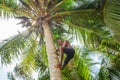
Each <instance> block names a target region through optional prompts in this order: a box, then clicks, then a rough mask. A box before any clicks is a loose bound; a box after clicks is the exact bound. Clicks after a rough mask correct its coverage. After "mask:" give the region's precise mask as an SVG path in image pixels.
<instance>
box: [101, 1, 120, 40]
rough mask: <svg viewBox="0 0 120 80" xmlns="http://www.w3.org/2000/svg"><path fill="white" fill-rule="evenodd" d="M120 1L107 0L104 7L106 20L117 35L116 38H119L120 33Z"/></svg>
mask: <svg viewBox="0 0 120 80" xmlns="http://www.w3.org/2000/svg"><path fill="white" fill-rule="evenodd" d="M119 3H120V1H119V0H114V1H112V0H107V2H106V5H105V7H104V15H103V16H104V21H105V23H106V25H107V27H109V28H110V29H111V30H112V32H113V33H114V34H115V35H116V38H117V39H118V41H119V40H120V39H119V33H120V9H119V8H120V5H119Z"/></svg>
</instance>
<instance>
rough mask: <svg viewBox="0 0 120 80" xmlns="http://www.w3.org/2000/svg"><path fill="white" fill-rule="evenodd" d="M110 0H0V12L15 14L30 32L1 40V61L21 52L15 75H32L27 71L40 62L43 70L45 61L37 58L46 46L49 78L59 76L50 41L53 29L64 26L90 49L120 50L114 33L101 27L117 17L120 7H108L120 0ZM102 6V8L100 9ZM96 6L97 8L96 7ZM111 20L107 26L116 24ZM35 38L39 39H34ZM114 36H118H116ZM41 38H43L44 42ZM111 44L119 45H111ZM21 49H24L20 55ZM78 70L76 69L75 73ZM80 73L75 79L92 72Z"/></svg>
mask: <svg viewBox="0 0 120 80" xmlns="http://www.w3.org/2000/svg"><path fill="white" fill-rule="evenodd" d="M110 1H111V0H107V2H106V1H105V2H106V4H105V2H104V0H98V1H97V0H92V1H91V0H89V1H87V0H82V1H79V0H19V1H17V0H11V1H5V0H0V11H1V12H0V13H1V16H3V17H4V18H10V17H16V18H18V19H21V20H22V21H21V22H20V23H21V24H22V26H23V27H27V28H28V30H29V33H20V34H19V35H17V36H16V37H14V38H11V39H10V40H8V41H7V43H3V44H2V47H1V49H0V54H1V60H2V63H10V62H11V59H13V58H14V57H19V56H22V57H23V56H24V57H23V60H22V62H21V63H20V65H18V67H16V68H15V70H16V72H17V73H18V75H24V76H23V77H28V75H31V73H30V72H32V70H35V68H38V67H39V66H41V69H43V71H45V70H46V66H47V61H45V60H43V61H42V60H40V59H39V58H41V57H43V56H44V58H46V55H45V53H46V52H44V50H45V49H46V50H47V56H48V63H49V72H50V79H51V80H61V79H62V78H61V71H60V69H59V68H55V65H57V64H58V57H57V54H56V50H55V46H54V41H53V37H54V36H55V35H53V34H52V32H53V33H54V30H61V31H62V30H64V29H65V28H66V27H67V26H69V28H70V29H72V30H69V31H70V32H71V33H75V35H76V36H77V38H78V40H81V41H82V42H83V43H84V46H86V47H87V46H89V49H91V50H93V49H94V50H98V51H101V50H102V51H106V52H109V51H110V50H112V51H114V52H119V42H118V41H116V40H115V38H114V36H110V37H109V33H108V31H105V29H104V26H105V25H106V26H107V27H109V24H110V23H111V22H112V21H113V20H117V21H119V18H118V16H119V14H118V13H119V11H118V10H116V9H112V10H113V11H111V10H109V8H111V7H109V6H110V5H111V4H112V5H113V7H114V6H118V7H120V6H119V4H115V3H117V0H115V1H113V3H110ZM13 4H14V5H13ZM104 4H105V6H104ZM96 5H97V6H96ZM113 7H112V8H113ZM103 8H104V11H102V10H103ZM97 9H98V11H96V10H97ZM101 9H102V10H101ZM101 11H102V12H103V13H104V15H103V16H101V14H102V13H100V12H101ZM108 13H111V14H112V15H114V16H113V17H112V18H111V17H110V16H111V15H108ZM90 16H91V17H90ZM103 19H104V21H105V23H104V21H103ZM110 19H111V21H110ZM117 23H119V22H117ZM111 24H112V26H111V25H110V27H112V28H113V26H115V25H116V24H115V23H114V24H113V23H111ZM66 25H67V26H66ZM54 26H55V27H54ZM61 26H62V27H61ZM52 29H54V30H52ZM116 29H118V28H114V29H113V31H114V34H115V35H117V34H116V31H115V30H116ZM51 31H52V32H51ZM95 31H96V32H95ZM117 32H118V31H117ZM25 34H26V35H25ZM102 35H104V36H102ZM23 36H24V37H25V38H24V37H23ZM117 36H119V35H117ZM108 37H109V38H108ZM38 38H39V43H38V41H37V39H38ZM44 38H45V40H44ZM54 38H55V37H54ZM73 38H74V37H73ZM81 38H82V39H83V40H82V39H81ZM55 39H56V38H55ZM55 39H54V40H55ZM117 39H118V40H119V38H117ZM43 41H45V43H44V42H43ZM111 42H112V43H111ZM17 43H19V44H17ZM12 44H15V45H12ZM39 44H41V45H39ZM11 45H12V46H11ZM109 45H110V46H109ZM111 45H115V46H116V45H118V46H117V47H111ZM45 46H46V48H45ZM103 48H104V49H103ZM108 49H109V50H108ZM16 52H17V53H16ZM21 53H23V55H22V54H21ZM39 53H41V54H39ZM18 55H19V56H18ZM36 57H37V58H36ZM80 61H82V63H84V60H83V59H80ZM80 61H79V62H80ZM39 62H40V63H39ZM44 62H46V63H44ZM82 63H80V64H81V65H80V67H81V68H83V69H86V71H85V72H86V74H87V75H88V74H89V75H90V71H88V67H87V66H86V65H82ZM76 64H77V63H76ZM83 66H84V67H83ZM19 69H20V71H19ZM77 69H79V66H78V67H77V68H76V67H75V70H76V71H77ZM26 71H29V72H26ZM66 71H67V70H66ZM70 71H71V70H70ZM80 72H81V71H80ZM80 72H78V71H77V73H80ZM63 73H64V72H63ZM82 73H83V75H78V76H80V78H78V79H84V80H89V79H90V77H91V78H92V76H87V77H86V76H85V75H86V74H85V73H84V72H82ZM64 75H65V74H64ZM66 76H67V75H66ZM85 77H86V78H85ZM64 78H65V77H64ZM73 78H74V77H73ZM65 79H66V78H65ZM71 79H72V78H71Z"/></svg>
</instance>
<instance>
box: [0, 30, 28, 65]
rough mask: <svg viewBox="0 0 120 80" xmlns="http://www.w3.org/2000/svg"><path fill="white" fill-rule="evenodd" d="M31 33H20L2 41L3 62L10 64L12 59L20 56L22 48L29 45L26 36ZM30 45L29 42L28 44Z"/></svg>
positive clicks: (0, 54) (1, 53)
mask: <svg viewBox="0 0 120 80" xmlns="http://www.w3.org/2000/svg"><path fill="white" fill-rule="evenodd" d="M25 34H26V35H25ZM28 34H29V33H26V32H25V33H20V34H18V35H16V36H14V37H11V38H9V39H7V40H4V41H2V42H1V43H0V44H1V46H0V56H1V63H2V64H3V63H4V64H7V63H8V64H9V63H11V60H12V59H15V58H16V57H18V56H19V55H20V54H21V52H22V50H23V49H24V48H25V47H26V45H27V42H26V40H27V38H25V37H26V36H27V35H28ZM28 45H29V44H28Z"/></svg>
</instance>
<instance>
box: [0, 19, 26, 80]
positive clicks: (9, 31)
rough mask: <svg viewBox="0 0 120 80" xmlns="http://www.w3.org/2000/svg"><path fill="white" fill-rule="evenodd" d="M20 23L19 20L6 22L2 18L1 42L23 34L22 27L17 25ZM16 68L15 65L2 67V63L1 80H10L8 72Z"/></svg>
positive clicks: (0, 21)
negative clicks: (20, 33) (19, 33)
mask: <svg viewBox="0 0 120 80" xmlns="http://www.w3.org/2000/svg"><path fill="white" fill-rule="evenodd" d="M19 22H20V21H19V20H17V19H9V20H4V19H1V18H0V42H1V41H2V40H5V39H8V38H9V37H11V36H14V35H16V34H18V31H20V32H22V31H24V30H25V28H22V27H21V25H17V23H19ZM14 66H15V64H12V65H7V66H2V65H1V63H0V80H8V79H7V72H8V71H12V70H13V68H14Z"/></svg>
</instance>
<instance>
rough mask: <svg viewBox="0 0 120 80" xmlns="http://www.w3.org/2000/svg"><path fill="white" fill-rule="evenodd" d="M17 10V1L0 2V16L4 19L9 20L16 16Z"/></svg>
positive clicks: (1, 0)
mask: <svg viewBox="0 0 120 80" xmlns="http://www.w3.org/2000/svg"><path fill="white" fill-rule="evenodd" d="M18 9H19V2H18V0H8V1H5V0H0V15H1V16H2V17H4V18H10V17H13V16H16V15H18V13H17V12H16V10H18Z"/></svg>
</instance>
